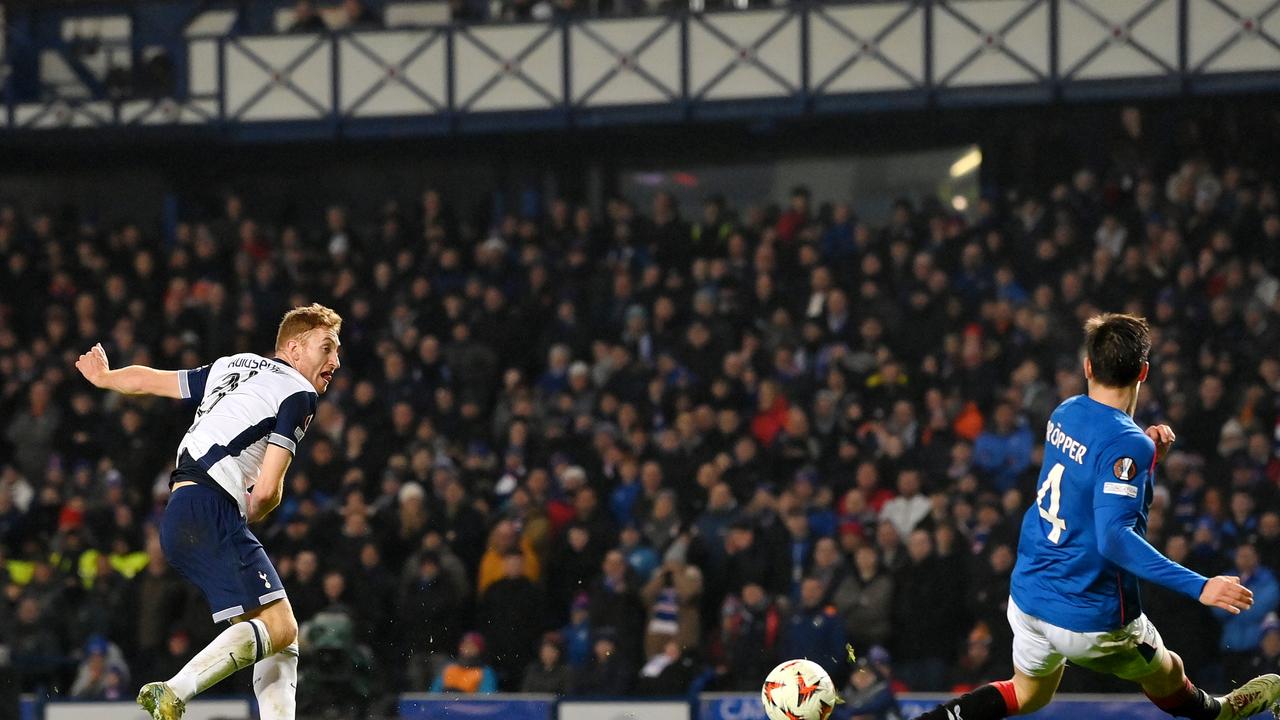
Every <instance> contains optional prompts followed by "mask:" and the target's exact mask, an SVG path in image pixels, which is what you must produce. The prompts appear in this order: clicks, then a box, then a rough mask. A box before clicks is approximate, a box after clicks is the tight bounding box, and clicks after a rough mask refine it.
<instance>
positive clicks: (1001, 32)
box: [935, 0, 1048, 87]
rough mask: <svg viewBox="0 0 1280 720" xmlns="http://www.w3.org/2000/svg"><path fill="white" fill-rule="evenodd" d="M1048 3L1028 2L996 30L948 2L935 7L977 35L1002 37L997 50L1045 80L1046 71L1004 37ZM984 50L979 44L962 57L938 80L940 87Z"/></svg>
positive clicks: (1039, 0)
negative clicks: (988, 27) (1012, 47)
mask: <svg viewBox="0 0 1280 720" xmlns="http://www.w3.org/2000/svg"><path fill="white" fill-rule="evenodd" d="M1047 5H1048V3H1047V2H1045V0H1035V1H1034V2H1028V3H1027V4H1026V5H1024V6H1023V7H1022V8H1021V9H1020V10H1018V12H1016V13H1014V14H1013V15H1012V16H1011V17H1010V18H1009V19H1008V20H1007V21H1006V22H1005V23H1004V24H1003V25H1001V26H1000V27H999V28H997V29H996V31H995V32H988V31H987V30H985V29H984V28H982V27H981V26H980V25H978V24H977V23H975V22H973V20H972V19H970V18H969V17H968V16H966V15H964V14H962V13H959V12H957V11H956V10H955V9H954V8H952V7H951V6H950V5H949V4H947V3H937V4H936V5H935V7H939V8H942V9H943V10H944V11H946V13H947V14H948V15H950V16H951V17H952V18H954V19H955V20H956V21H957V22H959V23H960V24H961V25H963V26H965V27H966V28H968V29H969V30H970V31H971V32H973V33H974V34H975V35H978V36H984V35H994V36H996V37H998V38H1001V43H1000V45H998V46H996V48H995V50H996V51H997V52H999V53H1000V54H1002V55H1004V56H1006V57H1007V58H1008V59H1009V60H1012V61H1013V62H1014V63H1015V64H1017V65H1018V66H1020V67H1022V68H1023V69H1024V70H1026V71H1028V72H1029V73H1031V74H1032V76H1034V77H1035V78H1036V79H1037V80H1044V79H1046V78H1045V76H1044V73H1042V72H1040V70H1039V69H1037V68H1036V66H1035V65H1033V64H1032V63H1030V62H1028V61H1027V59H1026V58H1024V57H1022V55H1021V54H1019V53H1016V52H1014V51H1013V50H1010V49H1009V46H1008V45H1005V44H1004V42H1003V38H1004V36H1005V35H1007V34H1008V33H1009V31H1010V30H1012V29H1013V28H1014V27H1015V26H1016V25H1018V24H1019V23H1021V22H1022V21H1023V20H1025V19H1026V18H1027V16H1028V15H1030V14H1031V13H1032V12H1033V11H1035V10H1036V9H1038V8H1041V7H1046V6H1047ZM984 52H988V50H987V48H986V47H983V46H981V45H979V46H978V47H977V48H975V49H974V50H972V51H971V52H969V53H968V54H966V55H965V56H964V57H963V58H961V59H960V61H959V62H957V63H956V65H955V66H954V67H952V68H951V70H950V71H949V72H948V73H947V74H946V75H944V76H943V77H942V78H941V79H940V80H938V81H937V85H938V86H939V87H943V86H945V85H947V84H949V83H950V82H951V80H953V79H954V78H955V76H956V75H959V74H960V73H961V72H963V71H964V69H965V68H967V67H969V66H970V65H972V64H973V62H974V61H975V60H977V59H978V58H979V57H981V55H982V53H984Z"/></svg>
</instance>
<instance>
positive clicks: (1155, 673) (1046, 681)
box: [918, 314, 1280, 720]
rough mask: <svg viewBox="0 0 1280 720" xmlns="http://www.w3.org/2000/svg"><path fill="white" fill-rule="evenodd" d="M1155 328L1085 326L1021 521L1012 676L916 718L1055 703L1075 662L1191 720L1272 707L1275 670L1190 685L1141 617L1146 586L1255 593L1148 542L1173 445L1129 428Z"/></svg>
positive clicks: (1279, 688)
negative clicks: (1217, 688)
mask: <svg viewBox="0 0 1280 720" xmlns="http://www.w3.org/2000/svg"><path fill="white" fill-rule="evenodd" d="M1150 349H1151V331H1150V328H1149V327H1148V326H1147V322H1146V320H1144V319H1142V318H1138V317H1133V316H1130V315H1118V314H1103V315H1099V316H1096V317H1093V318H1091V319H1090V320H1089V321H1088V322H1087V323H1086V324H1085V361H1084V373H1085V377H1086V378H1087V379H1088V383H1089V390H1088V394H1086V395H1077V396H1076V397H1072V398H1069V399H1067V400H1065V401H1064V402H1063V403H1062V404H1061V405H1059V406H1058V408H1057V409H1056V410H1055V411H1054V412H1053V415H1052V416H1051V417H1050V418H1049V423H1048V426H1047V427H1046V428H1045V441H1044V463H1043V466H1042V467H1041V469H1040V479H1039V481H1038V485H1037V487H1038V491H1037V493H1036V500H1035V503H1034V504H1032V506H1031V507H1030V509H1028V510H1027V513H1026V516H1025V517H1024V518H1023V522H1022V536H1021V539H1020V540H1019V545H1018V562H1017V565H1016V566H1015V568H1014V571H1013V578H1012V582H1011V588H1010V595H1011V597H1010V598H1009V607H1008V616H1009V624H1010V626H1011V627H1012V628H1013V667H1014V674H1013V678H1012V679H1010V680H1006V681H1002V682H995V683H991V684H989V685H984V686H982V687H980V688H978V689H976V690H974V691H973V692H971V693H968V694H966V695H963V696H961V697H958V698H954V699H952V700H949V701H948V702H946V703H944V704H942V705H940V706H938V707H936V708H934V709H933V710H931V711H929V712H927V713H925V714H923V715H921V716H920V717H919V718H918V720H997V719H998V718H1004V717H1009V716H1012V715H1022V714H1026V713H1032V712H1035V711H1036V710H1039V709H1040V708H1042V707H1044V706H1045V705H1047V704H1048V703H1049V701H1050V700H1052V699H1053V695H1054V693H1055V692H1056V691H1057V689H1058V682H1059V681H1060V680H1061V679H1062V671H1063V669H1064V667H1065V666H1066V663H1067V661H1070V662H1072V663H1075V664H1076V665H1079V666H1081V667H1084V668H1088V669H1090V670H1094V671H1097V672H1100V673H1106V674H1110V675H1114V676H1116V677H1119V678H1123V679H1125V680H1132V681H1133V682H1136V683H1138V685H1140V686H1141V687H1142V690H1143V692H1144V693H1146V695H1147V697H1148V698H1150V699H1151V701H1152V702H1153V703H1155V705H1156V706H1157V707H1159V708H1160V709H1161V710H1164V711H1165V712H1167V713H1169V714H1170V715H1173V716H1176V717H1185V718H1191V719H1192V720H1237V719H1239V718H1247V717H1251V716H1253V715H1255V714H1257V713H1259V712H1262V711H1264V710H1267V709H1271V711H1272V712H1273V713H1276V717H1280V712H1277V706H1276V703H1277V700H1280V676H1276V675H1263V676H1261V677H1257V678H1254V679H1253V680H1250V681H1249V682H1247V683H1245V684H1244V685H1242V686H1240V687H1238V688H1236V689H1235V690H1234V691H1233V692H1231V693H1230V694H1228V695H1226V696H1224V697H1214V696H1212V695H1209V694H1208V693H1206V692H1205V691H1203V690H1201V689H1199V688H1197V687H1196V686H1195V685H1193V684H1192V683H1191V681H1190V680H1189V679H1188V678H1187V676H1186V673H1185V671H1184V669H1183V666H1182V660H1181V659H1180V658H1179V657H1178V655H1177V654H1176V653H1174V652H1173V651H1171V650H1169V649H1168V648H1166V647H1165V645H1164V642H1163V641H1162V640H1161V639H1160V633H1159V632H1157V631H1156V628H1155V627H1154V626H1153V625H1152V624H1151V622H1150V621H1148V620H1147V617H1146V616H1145V615H1143V614H1142V605H1141V599H1140V598H1139V596H1138V581H1139V580H1143V581H1146V582H1149V583H1155V584H1157V585H1162V586H1164V587H1167V588H1169V589H1171V590H1175V591H1177V592H1179V593H1182V594H1183V595H1186V596H1187V597H1189V598H1192V599H1194V600H1197V601H1199V602H1200V603H1202V604H1204V605H1207V606H1209V607H1213V608H1220V609H1222V610H1225V611H1226V612H1230V613H1233V614H1238V613H1241V612H1246V611H1248V610H1249V608H1250V606H1252V604H1253V594H1252V593H1251V592H1250V591H1249V590H1248V589H1247V588H1245V587H1244V586H1243V585H1241V584H1240V579H1239V578H1236V577H1229V576H1218V577H1214V578H1205V577H1203V576H1202V575H1200V574H1198V573H1195V572H1193V571H1191V570H1188V569H1187V568H1184V567H1182V566H1181V565H1178V564H1177V563H1175V562H1173V561H1172V560H1169V559H1168V558H1166V557H1165V556H1163V555H1161V554H1160V553H1159V552H1158V551H1157V550H1156V549H1155V548H1153V547H1152V546H1151V545H1150V544H1149V543H1148V542H1147V540H1146V531H1147V510H1148V508H1149V507H1150V505H1151V499H1152V494H1153V493H1152V491H1153V477H1152V476H1153V475H1154V473H1155V466H1156V463H1158V462H1159V461H1160V460H1161V459H1162V458H1163V457H1164V455H1165V454H1166V453H1167V452H1168V450H1169V448H1170V446H1172V444H1173V442H1174V433H1173V431H1172V430H1171V429H1170V428H1169V427H1168V426H1167V425H1159V426H1153V427H1150V428H1147V430H1146V431H1145V432H1144V431H1143V430H1141V429H1140V428H1139V427H1138V426H1137V425H1136V424H1135V423H1134V421H1133V412H1134V409H1135V408H1136V407H1137V402H1138V387H1139V386H1140V385H1141V384H1142V382H1143V381H1144V380H1146V379H1147V371H1148V369H1149V366H1148V364H1147V355H1148V353H1149V351H1150Z"/></svg>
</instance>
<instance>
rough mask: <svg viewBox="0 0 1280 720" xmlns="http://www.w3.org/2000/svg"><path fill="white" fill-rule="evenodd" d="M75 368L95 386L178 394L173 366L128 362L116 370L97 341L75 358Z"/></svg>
mask: <svg viewBox="0 0 1280 720" xmlns="http://www.w3.org/2000/svg"><path fill="white" fill-rule="evenodd" d="M76 369H77V370H79V371H80V374H81V375H84V378H85V379H86V380H88V381H89V382H91V383H93V384H94V386H95V387H100V388H102V389H104V390H113V391H115V392H118V393H124V394H125V395H159V396H161V397H168V398H181V397H182V389H181V387H180V385H179V382H178V373H177V371H175V370H156V369H155V368H149V367H146V366H144V365H130V366H128V367H122V368H119V369H116V370H112V369H111V365H110V363H108V362H107V351H106V350H104V349H103V348H102V343H98V344H97V345H94V346H93V347H91V348H89V352H87V353H85V354H83V355H81V356H80V359H78V360H76Z"/></svg>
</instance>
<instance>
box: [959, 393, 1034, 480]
mask: <svg viewBox="0 0 1280 720" xmlns="http://www.w3.org/2000/svg"><path fill="white" fill-rule="evenodd" d="M994 417H995V423H994V424H995V427H993V428H989V429H987V430H983V431H982V434H981V435H979V436H978V439H977V440H976V441H975V442H974V444H973V462H974V464H975V465H977V467H978V469H979V470H981V471H982V472H984V473H986V474H987V477H989V478H990V479H991V482H992V484H993V485H994V487H995V489H996V490H999V491H1001V492H1003V491H1005V490H1008V489H1010V488H1012V487H1016V486H1017V483H1018V481H1019V480H1021V479H1022V476H1023V475H1024V474H1026V472H1027V468H1029V467H1031V430H1030V428H1028V427H1027V425H1026V423H1020V422H1018V417H1017V414H1016V411H1015V410H1014V407H1013V405H1011V404H1009V403H1000V404H999V405H997V406H996V410H995V416H994Z"/></svg>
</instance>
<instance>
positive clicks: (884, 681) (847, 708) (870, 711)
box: [832, 657, 902, 720]
mask: <svg viewBox="0 0 1280 720" xmlns="http://www.w3.org/2000/svg"><path fill="white" fill-rule="evenodd" d="M840 697H841V699H842V700H844V703H842V704H841V705H837V706H836V708H835V712H834V713H833V714H832V717H833V718H836V720H902V714H901V712H900V711H899V709H898V700H897V698H895V697H894V694H893V688H892V687H891V686H890V685H889V679H888V678H887V677H885V676H883V675H882V674H881V672H880V670H879V669H877V667H876V665H875V664H874V663H872V662H871V660H869V659H867V658H863V657H860V658H858V660H857V662H856V664H855V665H854V669H853V672H851V673H849V680H848V683H847V684H846V685H845V686H844V688H843V690H841V692H840Z"/></svg>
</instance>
